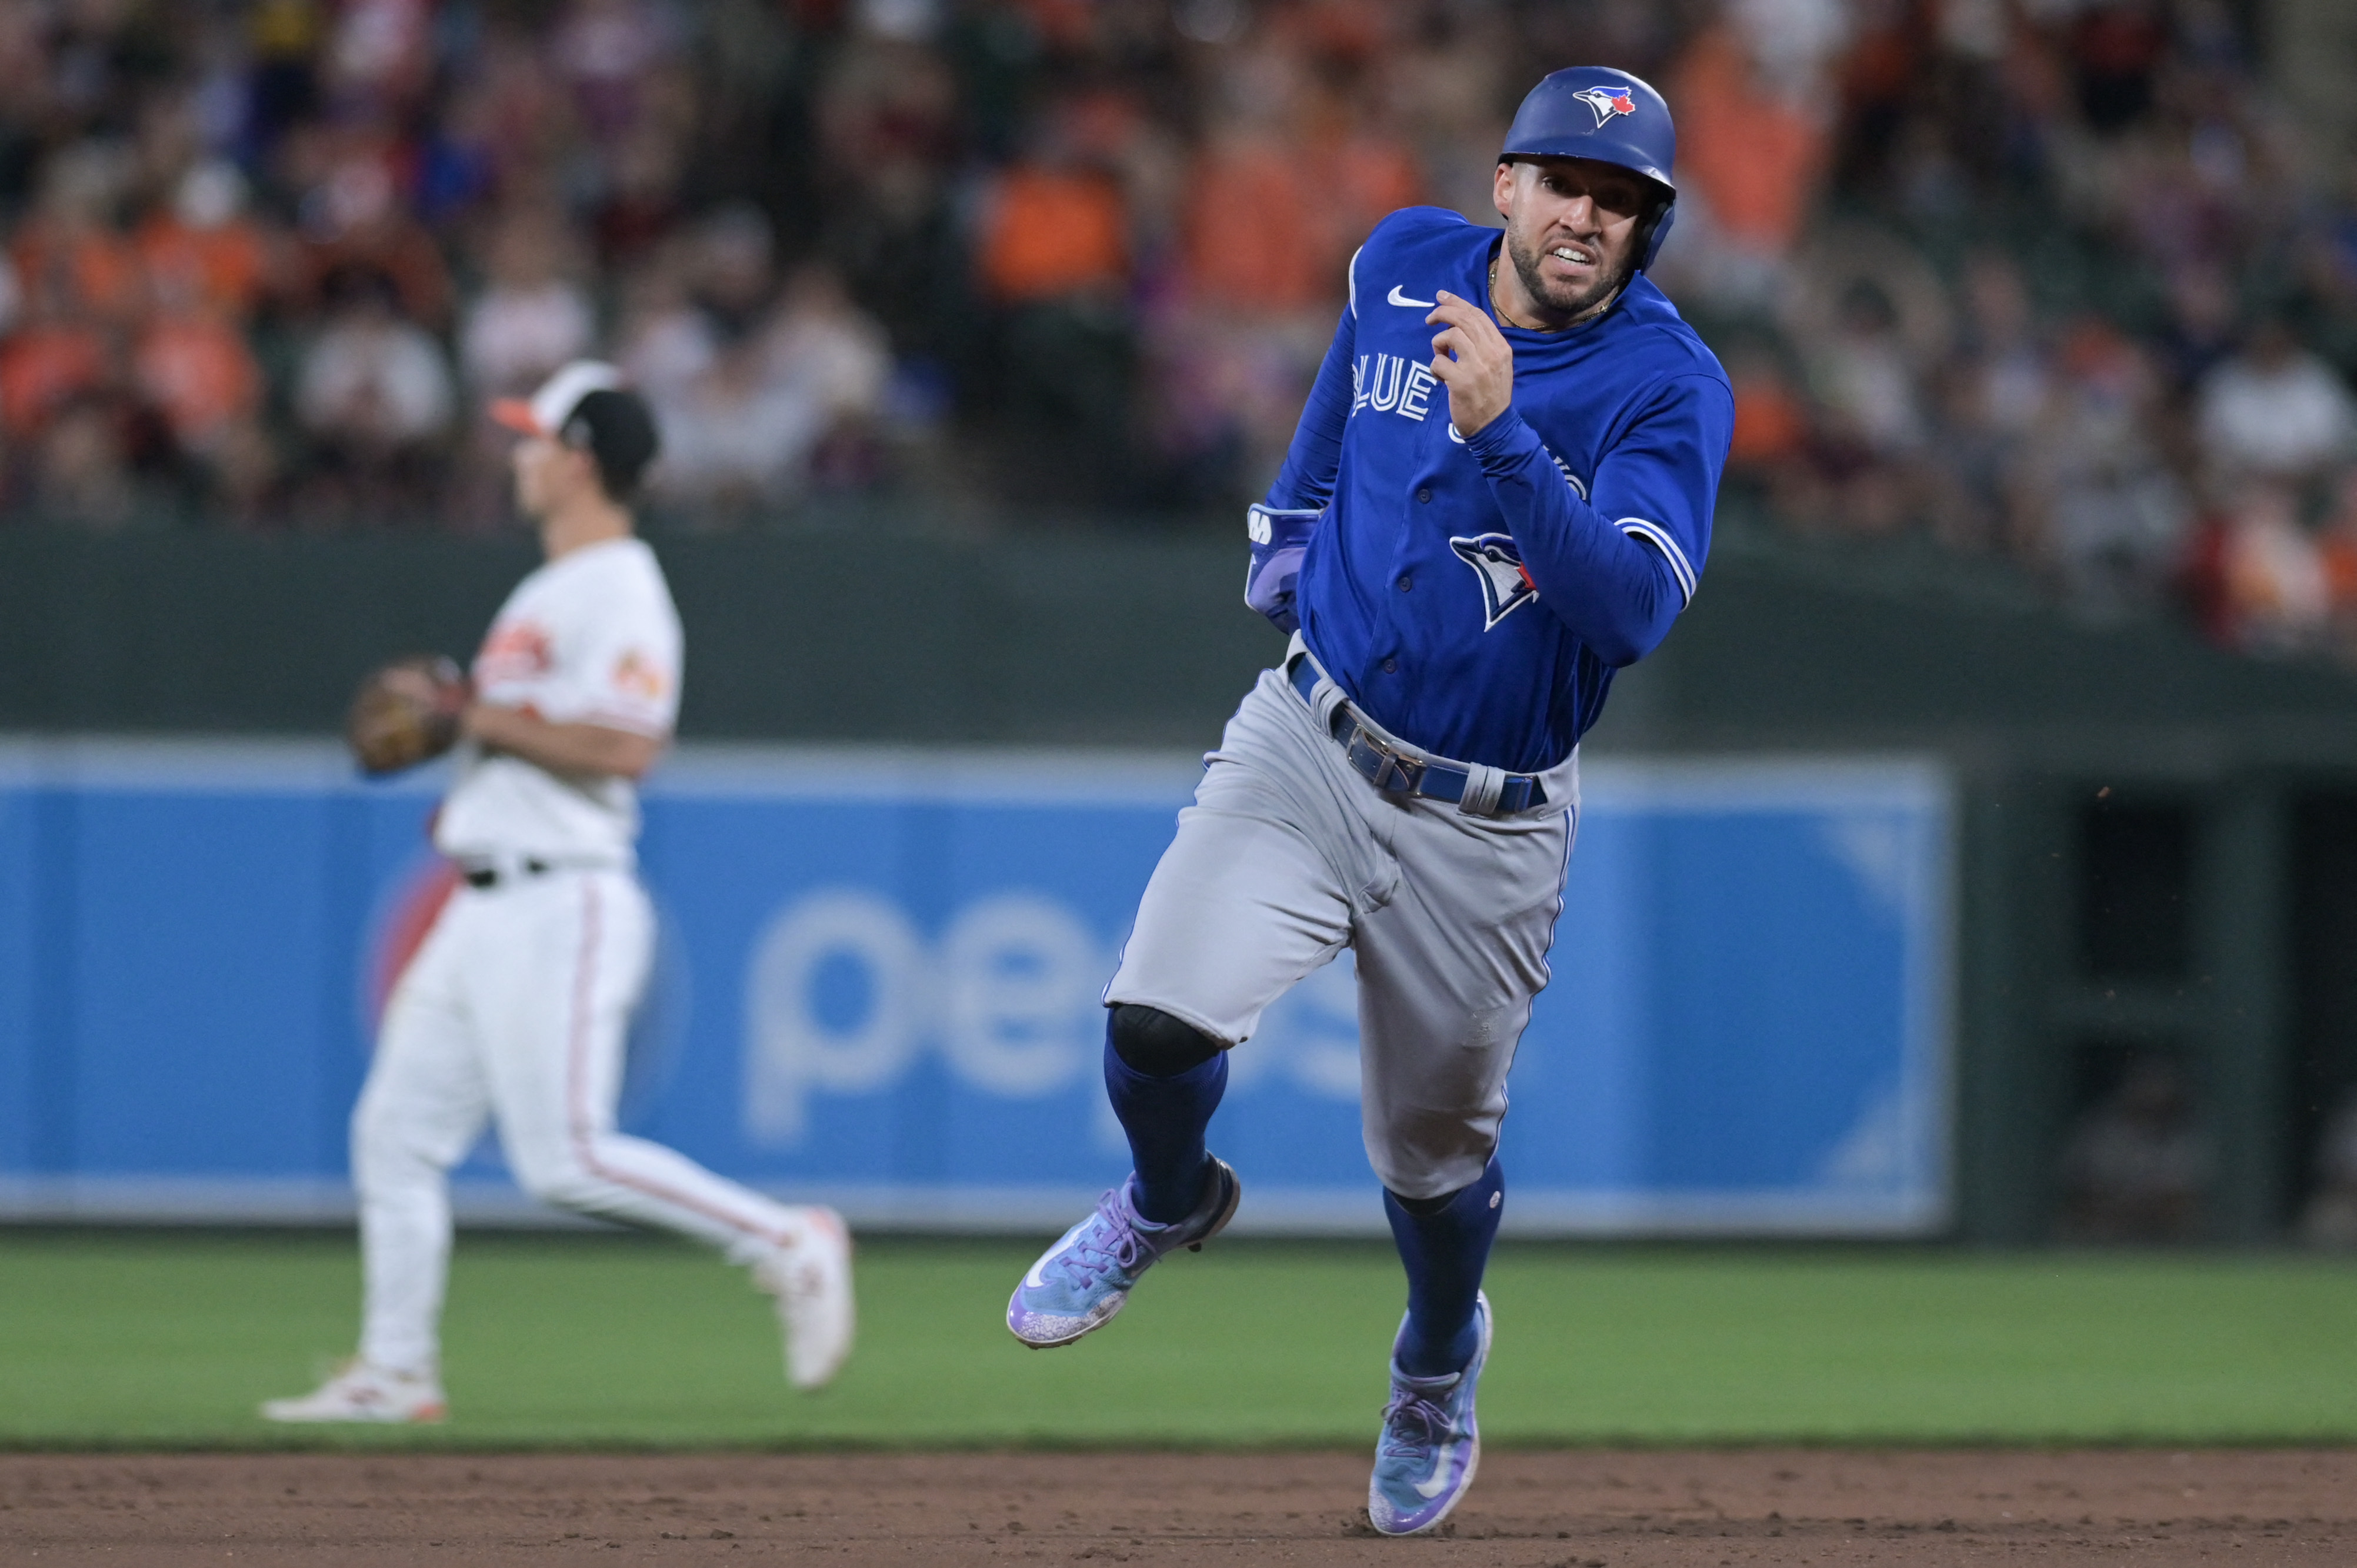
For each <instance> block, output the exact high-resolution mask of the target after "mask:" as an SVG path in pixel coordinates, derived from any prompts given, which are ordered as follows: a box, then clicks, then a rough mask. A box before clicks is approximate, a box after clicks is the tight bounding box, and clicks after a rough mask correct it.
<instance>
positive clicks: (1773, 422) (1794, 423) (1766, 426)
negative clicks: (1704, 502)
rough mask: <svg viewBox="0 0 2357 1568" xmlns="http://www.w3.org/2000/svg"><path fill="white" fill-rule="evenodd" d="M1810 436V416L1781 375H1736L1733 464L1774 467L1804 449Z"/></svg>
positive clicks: (1730, 464)
mask: <svg viewBox="0 0 2357 1568" xmlns="http://www.w3.org/2000/svg"><path fill="white" fill-rule="evenodd" d="M1808 440H1809V416H1808V414H1807V413H1806V412H1805V411H1804V410H1803V408H1802V407H1801V400H1800V399H1799V398H1797V397H1795V396H1793V395H1792V388H1791V387H1789V386H1787V385H1785V383H1784V379H1783V378H1782V377H1781V376H1779V375H1776V374H1774V373H1773V372H1770V373H1767V374H1759V373H1753V374H1748V375H1739V376H1738V377H1737V378H1736V380H1735V434H1734V438H1733V440H1732V441H1731V442H1730V444H1729V445H1728V447H1727V466H1728V467H1770V466H1771V465H1773V464H1775V463H1778V462H1781V460H1782V459H1784V458H1786V457H1790V456H1795V455H1797V454H1798V453H1800V452H1801V450H1802V449H1803V447H1805V446H1807V444H1808Z"/></svg>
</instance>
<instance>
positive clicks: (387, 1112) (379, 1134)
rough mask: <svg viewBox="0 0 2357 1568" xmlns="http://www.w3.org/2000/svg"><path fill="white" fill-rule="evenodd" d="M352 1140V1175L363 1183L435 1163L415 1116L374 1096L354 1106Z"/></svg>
mask: <svg viewBox="0 0 2357 1568" xmlns="http://www.w3.org/2000/svg"><path fill="white" fill-rule="evenodd" d="M351 1140H352V1178H353V1179H354V1180H355V1181H357V1182H360V1183H361V1184H363V1185H366V1184H367V1183H369V1182H370V1181H371V1180H372V1179H381V1178H383V1177H387V1176H393V1175H396V1174H397V1173H399V1172H400V1171H402V1170H403V1169H404V1168H406V1167H411V1166H419V1165H433V1164H434V1163H435V1161H434V1159H433V1153H432V1151H431V1150H430V1149H429V1148H428V1147H427V1146H426V1141H425V1138H424V1137H422V1136H421V1135H420V1134H419V1133H418V1130H417V1128H416V1126H415V1124H414V1121H413V1119H412V1118H410V1117H407V1116H404V1115H403V1114H402V1113H401V1112H400V1111H399V1110H398V1109H397V1108H396V1107H395V1106H393V1104H392V1102H390V1101H386V1100H383V1099H380V1098H377V1097H374V1096H370V1095H362V1096H361V1102H360V1103H359V1104H358V1105H356V1106H354V1107H353V1108H352V1124H351Z"/></svg>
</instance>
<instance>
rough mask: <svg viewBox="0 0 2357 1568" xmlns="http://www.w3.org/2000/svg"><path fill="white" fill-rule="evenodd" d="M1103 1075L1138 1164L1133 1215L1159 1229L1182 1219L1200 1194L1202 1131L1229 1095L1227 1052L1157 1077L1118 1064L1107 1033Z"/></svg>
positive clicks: (1203, 1162)
mask: <svg viewBox="0 0 2357 1568" xmlns="http://www.w3.org/2000/svg"><path fill="white" fill-rule="evenodd" d="M1104 1077H1105V1093H1106V1094H1107V1095H1109V1096H1111V1097H1112V1100H1113V1113H1114V1115H1115V1116H1117V1117H1119V1118H1120V1119H1121V1130H1122V1131H1123V1132H1125V1133H1128V1134H1129V1155H1130V1158H1131V1160H1132V1161H1133V1162H1135V1165H1136V1166H1137V1211H1138V1212H1139V1213H1140V1214H1142V1215H1144V1216H1145V1217H1146V1219H1150V1220H1152V1221H1153V1222H1154V1223H1155V1224H1157V1225H1168V1224H1169V1223H1170V1222H1171V1221H1172V1220H1174V1219H1186V1218H1187V1216H1188V1214H1189V1212H1191V1211H1192V1210H1193V1208H1194V1207H1195V1204H1196V1202H1197V1201H1198V1200H1199V1199H1200V1198H1201V1197H1202V1196H1203V1172H1204V1167H1205V1165H1206V1162H1208V1161H1209V1159H1210V1158H1211V1156H1210V1155H1208V1154H1206V1153H1205V1152H1204V1149H1203V1130H1204V1129H1205V1128H1206V1127H1209V1126H1210V1125H1211V1112H1214V1111H1216V1110H1218V1109H1219V1108H1220V1096H1221V1095H1222V1094H1224V1093H1226V1092H1227V1088H1228V1053H1227V1052H1225V1051H1221V1052H1219V1053H1218V1054H1216V1055H1214V1056H1213V1057H1212V1058H1211V1059H1210V1060H1209V1061H1204V1062H1198V1063H1197V1064H1196V1065H1195V1066H1193V1067H1190V1068H1189V1069H1187V1070H1186V1071H1184V1072H1179V1073H1173V1074H1171V1075H1170V1076H1168V1077H1167V1078H1164V1077H1157V1076H1155V1075H1153V1074H1151V1073H1143V1072H1140V1071H1138V1070H1137V1069H1135V1068H1134V1067H1132V1066H1130V1065H1129V1064H1128V1063H1127V1062H1125V1061H1124V1060H1122V1059H1121V1056H1120V1054H1119V1053H1118V1052H1116V1051H1115V1050H1114V1048H1113V1039H1112V1037H1111V1033H1110V1031H1108V1032H1107V1037H1106V1039H1105V1052H1104Z"/></svg>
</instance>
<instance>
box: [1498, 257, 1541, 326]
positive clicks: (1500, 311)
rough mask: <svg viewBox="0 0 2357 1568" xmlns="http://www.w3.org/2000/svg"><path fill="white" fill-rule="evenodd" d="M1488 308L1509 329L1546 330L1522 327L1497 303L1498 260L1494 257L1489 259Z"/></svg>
mask: <svg viewBox="0 0 2357 1568" xmlns="http://www.w3.org/2000/svg"><path fill="white" fill-rule="evenodd" d="M1490 308H1491V309H1492V310H1494V311H1496V312H1497V313H1498V315H1499V317H1501V318H1502V319H1503V320H1504V322H1505V323H1506V325H1507V326H1509V327H1512V328H1519V329H1520V330H1522V331H1524V332H1544V331H1545V330H1546V328H1544V327H1524V326H1523V324H1522V323H1521V322H1519V321H1517V320H1515V319H1514V317H1513V316H1512V313H1511V312H1509V311H1508V310H1507V309H1506V307H1505V306H1502V305H1501V304H1499V303H1498V258H1497V257H1495V256H1492V257H1491V258H1490Z"/></svg>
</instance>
